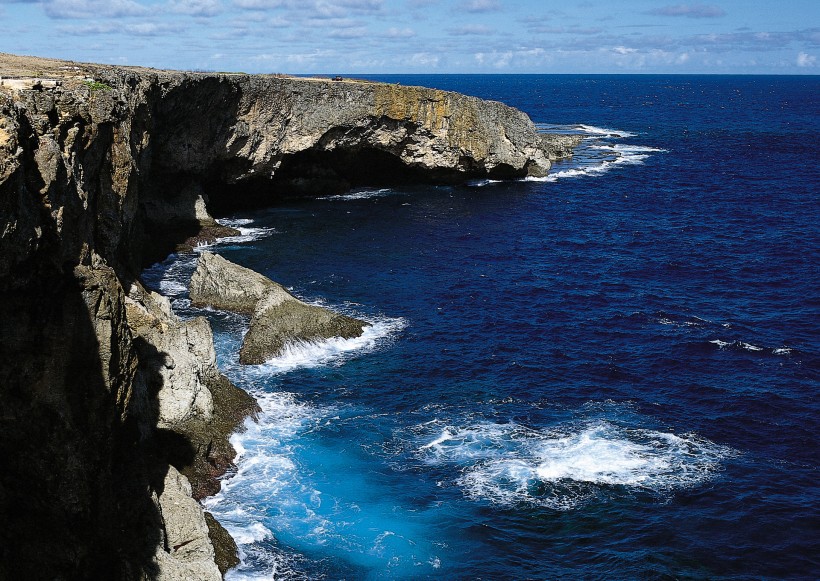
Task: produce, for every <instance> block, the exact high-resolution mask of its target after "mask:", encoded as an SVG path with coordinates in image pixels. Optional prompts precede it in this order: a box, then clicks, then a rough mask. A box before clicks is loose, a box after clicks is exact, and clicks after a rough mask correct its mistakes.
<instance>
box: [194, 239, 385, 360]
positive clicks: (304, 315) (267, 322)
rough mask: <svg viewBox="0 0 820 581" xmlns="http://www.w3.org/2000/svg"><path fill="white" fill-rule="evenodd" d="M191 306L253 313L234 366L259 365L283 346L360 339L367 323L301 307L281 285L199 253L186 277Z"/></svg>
mask: <svg viewBox="0 0 820 581" xmlns="http://www.w3.org/2000/svg"><path fill="white" fill-rule="evenodd" d="M190 296H191V302H192V304H194V305H197V306H209V307H215V308H217V309H224V310H228V311H234V312H239V313H253V317H252V318H251V324H250V328H249V329H248V332H247V334H246V335H245V339H244V340H243V342H242V348H241V349H240V351H239V362H240V363H244V364H251V365H253V364H259V363H264V362H265V361H267V360H268V359H270V358H272V357H276V356H277V355H281V354H282V352H283V351H284V348H285V346H286V345H287V344H289V343H295V342H311V341H316V340H320V339H330V338H331V337H342V338H344V339H351V338H353V337H360V336H361V334H362V332H363V330H364V327H367V326H369V323H366V322H365V321H360V320H358V319H354V318H352V317H348V316H345V315H340V314H339V313H334V312H333V311H331V310H328V309H325V308H323V307H317V306H315V305H309V304H307V303H304V302H302V301H300V300H299V299H297V298H296V297H294V296H293V295H292V294H290V293H289V292H288V291H287V290H286V289H285V287H283V286H282V285H280V284H279V283H276V282H274V281H272V280H271V279H269V278H268V277H266V276H263V275H261V274H259V273H258V272H254V271H253V270H251V269H249V268H245V267H244V266H239V265H238V264H234V263H233V262H230V261H229V260H226V259H225V258H222V257H221V256H219V255H216V254H211V253H210V252H203V253H202V254H201V255H200V257H199V260H197V267H196V271H195V272H194V275H193V277H191V286H190Z"/></svg>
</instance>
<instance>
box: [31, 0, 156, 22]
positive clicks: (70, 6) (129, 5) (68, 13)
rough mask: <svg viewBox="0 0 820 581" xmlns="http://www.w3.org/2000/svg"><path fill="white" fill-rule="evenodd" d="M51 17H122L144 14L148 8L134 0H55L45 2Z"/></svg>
mask: <svg viewBox="0 0 820 581" xmlns="http://www.w3.org/2000/svg"><path fill="white" fill-rule="evenodd" d="M45 10H46V14H47V15H48V16H50V17H51V18H66V19H72V18H77V19H80V18H122V17H125V16H144V15H146V14H148V8H146V7H145V6H143V5H142V4H139V3H138V2H134V1H133V0H53V1H52V2H48V3H46V4H45Z"/></svg>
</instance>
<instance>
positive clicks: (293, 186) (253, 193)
mask: <svg viewBox="0 0 820 581" xmlns="http://www.w3.org/2000/svg"><path fill="white" fill-rule="evenodd" d="M222 169H223V171H218V172H216V173H217V175H218V176H219V177H215V178H214V179H209V180H206V182H205V183H203V187H204V189H205V192H206V193H207V195H208V200H209V203H208V208H209V210H210V211H211V212H212V213H213V214H214V215H224V214H226V213H230V212H232V211H236V210H240V209H248V208H259V207H264V206H269V205H272V204H275V203H276V202H277V201H281V200H287V199H293V198H304V197H316V196H324V195H334V194H340V193H343V192H346V191H348V190H350V189H351V188H357V187H396V186H401V185H409V184H442V183H458V182H461V181H463V180H464V179H465V178H467V177H470V176H469V175H467V174H465V173H464V172H459V171H455V170H444V169H441V170H430V169H429V168H422V167H414V166H411V165H407V164H405V163H404V162H403V161H402V160H401V159H400V158H399V157H398V156H396V155H394V154H392V153H390V152H387V151H384V150H380V149H376V148H373V147H355V148H335V149H331V150H325V149H318V148H313V149H308V150H305V151H300V152H298V153H295V154H292V155H287V156H285V157H284V158H283V159H282V161H281V164H280V166H279V168H277V170H276V172H275V173H274V174H273V175H270V174H268V175H258V176H254V177H250V178H246V179H242V180H240V181H237V182H233V183H228V181H227V180H225V179H224V178H222V177H221V176H223V175H224V174H225V173H227V172H226V171H224V170H225V169H227V168H222Z"/></svg>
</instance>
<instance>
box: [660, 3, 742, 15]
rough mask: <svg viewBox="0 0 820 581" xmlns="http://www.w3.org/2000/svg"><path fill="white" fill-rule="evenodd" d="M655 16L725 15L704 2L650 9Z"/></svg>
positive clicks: (721, 10) (722, 11)
mask: <svg viewBox="0 0 820 581" xmlns="http://www.w3.org/2000/svg"><path fill="white" fill-rule="evenodd" d="M649 14H654V15H655V16H684V17H686V18H718V17H720V16H726V12H725V11H724V10H723V9H722V8H720V7H718V6H708V5H706V4H676V5H674V6H664V7H662V8H655V9H654V10H650V11H649Z"/></svg>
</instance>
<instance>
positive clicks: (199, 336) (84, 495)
mask: <svg viewBox="0 0 820 581" xmlns="http://www.w3.org/2000/svg"><path fill="white" fill-rule="evenodd" d="M32 71H37V76H38V77H48V78H49V79H57V80H59V81H60V82H54V83H51V82H49V83H44V82H39V83H38V82H19V83H18V82H11V83H5V82H4V83H3V85H2V86H0V432H2V434H3V437H2V438H0V466H2V470H0V522H2V523H3V527H0V531H2V532H0V578H2V579H5V578H9V579H38V578H60V579H74V578H89V579H177V578H179V579H183V578H184V579H205V578H216V577H217V576H218V575H219V572H220V570H218V569H217V568H216V565H214V559H215V558H217V557H216V555H218V554H221V556H220V557H218V558H219V560H220V563H221V567H222V569H221V570H222V571H223V572H224V570H225V568H226V567H228V566H230V563H232V562H233V563H235V555H233V556H232V555H230V554H225V552H226V551H227V552H228V553H230V552H231V551H232V550H233V549H231V546H230V543H229V542H226V539H225V538H224V531H221V532H220V529H219V527H217V526H208V523H207V522H206V521H205V520H203V519H204V517H203V516H202V509H201V507H200V506H199V504H197V503H196V502H195V500H192V498H201V497H202V496H204V495H207V494H212V493H213V492H215V490H216V489H217V488H218V482H217V481H216V480H215V478H217V477H218V476H219V475H220V474H222V473H223V472H224V470H225V469H226V468H227V467H229V465H230V462H231V459H232V457H233V451H232V450H231V448H230V445H229V443H228V441H227V436H228V435H229V434H230V433H231V432H232V431H233V430H235V429H237V427H239V426H240V425H241V424H242V422H243V421H244V418H245V417H246V416H247V415H248V414H252V413H253V412H254V410H255V403H254V402H253V400H252V399H251V398H250V397H249V396H248V395H247V394H245V393H244V392H242V391H241V390H238V389H237V388H236V387H234V386H232V385H231V384H230V382H228V381H227V379H225V378H224V376H222V375H221V374H219V373H218V371H216V368H215V367H214V364H213V361H214V356H213V345H212V335H211V331H210V329H209V328H208V326H207V324H206V323H205V322H204V320H193V321H180V320H179V319H177V318H176V317H175V316H174V315H173V313H171V311H170V308H169V305H168V303H167V301H165V300H164V299H162V298H161V297H159V296H157V295H154V294H152V293H149V292H147V291H145V289H143V288H142V287H141V286H140V285H139V282H138V273H139V271H140V268H141V266H142V265H144V264H145V263H146V262H147V261H150V260H152V259H155V258H161V257H164V256H165V255H166V254H167V253H168V252H169V251H171V250H172V249H173V248H174V247H175V245H178V244H185V245H187V246H188V247H190V246H193V245H196V244H198V243H199V242H201V241H203V240H209V239H213V237H215V236H219V235H225V234H230V233H234V232H233V231H229V230H225V229H223V227H221V226H220V225H219V224H217V223H216V222H215V221H214V220H213V218H211V213H212V212H214V211H215V210H216V211H224V210H226V209H233V208H238V207H242V206H243V205H250V204H270V203H273V202H275V201H276V200H278V199H281V198H282V197H284V196H289V195H303V194H309V193H316V192H328V191H335V190H340V189H345V188H347V187H349V186H351V185H357V184H370V183H372V184H379V183H395V182H401V181H417V180H422V181H453V180H461V179H465V178H473V177H487V176H490V177H513V176H525V175H542V174H543V173H544V172H546V171H547V170H548V169H549V164H550V159H552V158H555V157H558V156H562V155H566V154H567V153H568V150H567V147H566V143H563V144H562V142H560V140H558V141H550V140H549V139H545V138H544V137H543V136H542V135H540V134H538V133H537V132H536V131H535V128H534V127H533V125H532V123H531V122H530V121H529V119H528V118H527V117H526V115H524V114H523V113H520V112H518V111H515V110H514V109H511V108H509V107H506V106H505V105H502V104H500V103H489V102H485V101H481V100H479V99H475V98H472V97H465V96H461V95H456V94H454V93H447V92H442V91H434V90H429V89H422V88H416V87H399V86H395V85H384V84H378V83H367V82H356V81H341V82H332V81H329V80H321V79H294V78H282V77H277V76H247V75H218V74H212V75H209V74H192V73H178V72H167V71H154V70H147V69H134V68H131V69H125V68H112V67H105V66H100V65H86V64H78V63H66V62H62V61H50V60H44V59H32V58H23V57H13V56H11V55H4V54H0V74H2V76H3V77H4V81H5V79H7V78H9V77H22V78H24V79H25V78H26V77H32V76H34V75H33V73H32ZM277 293H279V291H275V292H274V291H271V290H270V289H267V290H266V291H265V292H264V293H263V294H262V295H261V296H259V298H258V299H257V300H258V301H259V307H260V308H259V309H256V306H257V305H256V304H255V305H254V313H255V314H257V311H258V315H259V316H257V317H256V320H257V321H258V322H255V323H254V324H255V325H256V326H257V328H258V329H260V333H259V334H261V335H268V334H269V333H270V334H271V335H272V336H276V335H277V333H280V331H279V330H276V329H274V328H271V325H273V324H274V323H272V320H273V319H272V317H275V318H276V319H281V320H283V321H286V323H284V331H283V333H284V336H289V337H290V336H300V337H305V338H310V337H311V334H310V333H313V334H314V335H313V336H317V335H318V336H326V335H327V334H328V333H332V334H338V335H341V336H347V334H348V333H353V332H361V327H360V326H359V328H358V331H356V326H355V325H354V324H353V323H351V322H350V321H347V320H345V319H337V318H334V317H339V316H337V315H326V314H323V315H319V314H317V312H316V311H314V310H313V307H310V305H304V303H301V302H299V301H297V300H296V299H293V298H292V297H290V298H287V297H284V298H283V297H282V295H281V293H279V294H277ZM262 307H264V308H262ZM246 312H250V310H246ZM289 313H290V314H289ZM294 313H295V314H294ZM291 314H292V318H289V317H291ZM306 320H307V321H310V323H311V325H312V327H313V330H312V331H310V333H308V332H304V333H303V331H302V330H301V327H300V325H301V324H302V323H301V322H299V321H306ZM356 324H357V325H360V324H361V322H356ZM280 325H281V324H280ZM317 329H318V330H317ZM249 334H250V333H249ZM276 348H277V347H276V345H274V346H273V347H270V346H267V347H258V348H257V347H253V348H251V347H248V350H249V351H250V352H251V354H250V355H248V356H247V357H246V358H250V359H252V360H255V358H259V357H262V358H264V357H265V356H266V355H264V353H268V352H269V351H270V349H273V350H275V349H276ZM265 349H267V351H266V350H265ZM210 538H214V539H217V548H218V549H219V550H218V551H216V552H215V551H214V547H213V544H214V543H213V542H212V541H211V540H209V539H210Z"/></svg>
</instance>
